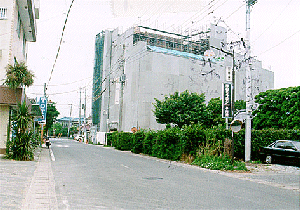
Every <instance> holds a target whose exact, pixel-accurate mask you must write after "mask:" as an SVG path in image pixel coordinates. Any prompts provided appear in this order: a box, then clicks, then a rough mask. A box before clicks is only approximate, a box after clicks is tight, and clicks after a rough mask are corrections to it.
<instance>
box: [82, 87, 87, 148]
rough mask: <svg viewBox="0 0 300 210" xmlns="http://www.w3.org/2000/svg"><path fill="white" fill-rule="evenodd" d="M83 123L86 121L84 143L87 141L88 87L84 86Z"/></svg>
mask: <svg viewBox="0 0 300 210" xmlns="http://www.w3.org/2000/svg"><path fill="white" fill-rule="evenodd" d="M83 123H84V129H83V131H84V143H86V141H87V136H86V88H84V109H83Z"/></svg>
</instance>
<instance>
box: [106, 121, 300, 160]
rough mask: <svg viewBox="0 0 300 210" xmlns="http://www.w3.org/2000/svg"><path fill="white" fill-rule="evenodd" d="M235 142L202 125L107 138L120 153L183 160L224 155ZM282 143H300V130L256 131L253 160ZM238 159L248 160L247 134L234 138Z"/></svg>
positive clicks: (225, 133) (221, 130)
mask: <svg viewBox="0 0 300 210" xmlns="http://www.w3.org/2000/svg"><path fill="white" fill-rule="evenodd" d="M226 138H229V139H231V138H232V134H231V131H230V130H225V128H223V127H215V128H212V129H203V128H202V127H201V126H200V125H190V126H185V127H183V128H182V129H180V128H178V127H175V128H168V129H165V130H159V131H152V130H149V131H146V130H142V131H138V132H136V133H134V134H133V133H128V132H113V133H109V134H108V135H107V143H108V145H112V146H113V147H115V148H116V149H119V150H127V151H132V152H134V153H143V154H148V155H150V156H155V157H158V158H163V159H169V160H180V158H181V157H182V156H183V155H187V156H194V157H196V156H197V153H199V152H200V153H201V151H202V150H203V149H204V148H210V149H211V151H212V153H213V155H216V156H219V155H220V154H222V153H223V152H224V142H225V139H226ZM278 139H290V140H298V141H299V139H300V131H299V130H274V129H267V130H252V137H251V146H252V148H251V159H252V160H258V158H259V155H258V151H259V148H260V147H264V146H267V145H269V144H271V143H272V142H274V141H275V140H278ZM234 140H235V148H234V153H235V157H237V158H239V159H244V157H245V130H244V129H242V130H241V131H240V132H239V133H238V134H234Z"/></svg>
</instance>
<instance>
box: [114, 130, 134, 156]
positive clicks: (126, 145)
mask: <svg viewBox="0 0 300 210" xmlns="http://www.w3.org/2000/svg"><path fill="white" fill-rule="evenodd" d="M112 146H113V147H115V148H116V149H119V150H124V151H131V150H132V148H133V134H132V133H127V132H117V131H115V132H113V133H112Z"/></svg>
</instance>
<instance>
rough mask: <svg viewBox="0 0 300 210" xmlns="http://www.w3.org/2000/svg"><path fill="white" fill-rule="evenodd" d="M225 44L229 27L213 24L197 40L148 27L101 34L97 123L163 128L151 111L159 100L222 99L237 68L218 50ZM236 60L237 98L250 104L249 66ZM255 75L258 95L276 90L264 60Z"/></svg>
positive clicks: (97, 62) (96, 75)
mask: <svg viewBox="0 0 300 210" xmlns="http://www.w3.org/2000/svg"><path fill="white" fill-rule="evenodd" d="M226 43H227V30H226V28H224V27H220V26H216V25H213V24H211V25H210V27H209V28H208V29H207V30H205V31H200V32H198V33H196V34H195V35H194V36H186V35H182V34H177V33H170V32H167V31H162V30H158V29H153V28H149V27H143V26H135V27H132V28H130V29H128V30H127V31H125V32H124V33H122V34H119V32H118V29H115V30H106V31H102V32H101V33H99V34H98V35H97V36H96V44H95V46H96V47H95V52H96V53H95V67H94V83H93V104H92V115H93V124H94V125H97V126H98V131H100V132H108V131H110V130H120V131H130V130H131V129H132V128H133V127H135V128H142V129H154V130H157V129H163V128H164V125H161V124H158V123H157V122H156V120H155V117H154V114H153V111H152V110H153V109H154V106H153V103H154V101H155V100H154V98H157V99H159V100H162V99H163V98H164V96H165V95H169V94H173V93H174V92H176V91H178V92H183V91H185V90H189V91H190V92H197V93H205V96H206V102H208V101H209V100H210V99H211V98H217V97H220V98H221V96H222V83H224V82H226V70H230V69H232V67H233V58H232V56H230V55H229V54H227V53H224V52H222V51H221V50H217V49H221V48H222V49H225V50H224V51H226V50H230V49H226V48H227V46H225V47H224V45H226ZM241 44H242V43H241ZM212 46H213V47H214V48H212ZM235 57H236V59H235V69H236V77H235V78H236V85H235V99H236V100H245V95H246V93H245V88H246V85H245V83H246V72H245V65H244V64H243V62H242V60H243V58H242V54H236V55H235ZM239 57H240V60H239V59H238V58H239ZM251 74H252V90H253V96H254V95H256V94H258V93H259V92H262V91H266V90H268V89H273V88H274V73H273V72H271V71H269V70H266V69H263V68H262V63H261V62H260V61H258V60H254V61H253V64H252V71H251Z"/></svg>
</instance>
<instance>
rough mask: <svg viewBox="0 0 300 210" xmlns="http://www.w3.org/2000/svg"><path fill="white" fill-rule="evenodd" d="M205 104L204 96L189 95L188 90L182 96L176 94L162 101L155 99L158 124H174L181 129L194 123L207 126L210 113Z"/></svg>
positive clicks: (155, 113)
mask: <svg viewBox="0 0 300 210" xmlns="http://www.w3.org/2000/svg"><path fill="white" fill-rule="evenodd" d="M204 102H205V96H204V94H200V95H199V94H197V93H189V91H187V90H186V91H184V92H182V93H180V94H179V93H178V92H175V93H174V94H173V95H171V94H170V96H165V98H164V100H162V101H160V100H158V99H157V98H155V103H154V108H155V109H154V111H153V112H154V115H155V117H156V121H157V122H158V123H162V124H170V123H173V124H176V125H177V126H178V127H180V128H181V127H182V126H183V125H191V124H193V123H194V124H197V123H201V124H203V125H205V124H206V122H207V119H208V113H207V110H206V105H205V103H204Z"/></svg>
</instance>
